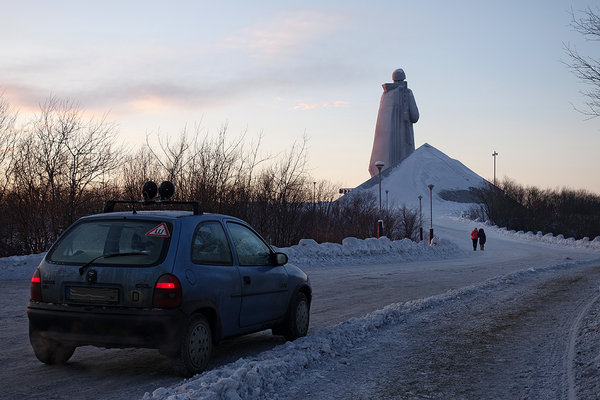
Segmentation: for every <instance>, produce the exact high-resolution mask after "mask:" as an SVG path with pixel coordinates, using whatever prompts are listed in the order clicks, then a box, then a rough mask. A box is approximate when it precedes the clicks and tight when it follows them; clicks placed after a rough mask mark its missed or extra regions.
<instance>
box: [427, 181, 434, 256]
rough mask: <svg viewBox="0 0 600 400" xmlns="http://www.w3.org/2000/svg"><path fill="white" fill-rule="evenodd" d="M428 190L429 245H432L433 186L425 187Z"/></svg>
mask: <svg viewBox="0 0 600 400" xmlns="http://www.w3.org/2000/svg"><path fill="white" fill-rule="evenodd" d="M427 187H428V188H429V212H430V214H429V223H430V225H429V244H430V245H431V244H433V185H431V184H430V185H427Z"/></svg>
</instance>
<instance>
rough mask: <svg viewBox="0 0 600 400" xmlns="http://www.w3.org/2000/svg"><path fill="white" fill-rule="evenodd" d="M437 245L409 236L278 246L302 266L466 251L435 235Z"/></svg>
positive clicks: (412, 258) (304, 241)
mask: <svg viewBox="0 0 600 400" xmlns="http://www.w3.org/2000/svg"><path fill="white" fill-rule="evenodd" d="M434 243H435V244H434V245H433V246H429V245H428V244H427V243H425V242H421V243H417V242H413V241H412V240H410V239H403V240H393V241H392V240H390V239H388V238H387V237H385V236H384V237H381V238H379V239H377V238H368V239H357V238H354V237H349V238H346V239H344V240H343V241H342V244H339V243H321V244H318V243H317V242H316V241H314V240H312V239H302V240H300V242H299V243H298V244H297V245H294V246H291V247H284V248H278V250H279V251H282V252H284V253H286V254H287V256H288V258H289V261H290V263H292V264H295V265H298V266H300V267H309V266H317V267H318V266H322V267H326V266H332V265H342V264H343V265H364V264H385V263H393V262H403V261H415V260H433V259H444V258H448V257H453V256H458V255H462V254H464V251H463V250H460V249H459V248H458V246H456V244H454V243H453V242H450V241H447V240H443V239H439V238H435V240H434Z"/></svg>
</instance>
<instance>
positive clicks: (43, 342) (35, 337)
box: [29, 327, 75, 365]
mask: <svg viewBox="0 0 600 400" xmlns="http://www.w3.org/2000/svg"><path fill="white" fill-rule="evenodd" d="M29 342H30V343H31V347H32V348H33V352H34V353H35V356H36V357H37V359H38V360H40V361H41V362H43V363H44V364H49V365H54V364H64V363H66V362H67V361H68V360H69V358H71V356H72V355H73V353H74V352H75V346H68V345H66V344H63V343H60V342H57V341H56V340H52V339H47V338H45V337H43V336H42V335H41V334H40V333H39V332H38V331H36V330H34V329H32V328H31V327H29Z"/></svg>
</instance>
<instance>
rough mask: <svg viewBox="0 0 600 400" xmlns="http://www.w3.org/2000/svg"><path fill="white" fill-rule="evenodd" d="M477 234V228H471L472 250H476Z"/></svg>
mask: <svg viewBox="0 0 600 400" xmlns="http://www.w3.org/2000/svg"><path fill="white" fill-rule="evenodd" d="M478 234H479V232H478V231H477V228H475V229H473V232H471V240H472V241H473V251H476V250H477V239H478V237H479V236H477V235H478Z"/></svg>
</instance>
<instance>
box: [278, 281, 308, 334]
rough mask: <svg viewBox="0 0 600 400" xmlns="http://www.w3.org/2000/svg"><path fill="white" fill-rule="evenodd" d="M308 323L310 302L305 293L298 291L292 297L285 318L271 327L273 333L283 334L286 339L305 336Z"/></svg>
mask: <svg viewBox="0 0 600 400" xmlns="http://www.w3.org/2000/svg"><path fill="white" fill-rule="evenodd" d="M309 323H310V303H309V302H308V299H307V298H306V295H305V294H304V293H302V292H298V293H297V294H296V296H295V297H294V298H293V299H292V301H291V303H290V307H289V310H288V314H287V317H286V320H285V321H284V322H283V324H281V325H279V326H278V327H276V328H274V329H273V333H274V334H276V335H278V334H280V335H283V336H284V337H285V338H286V339H287V340H296V339H298V338H299V337H303V336H306V334H307V333H308V325H309Z"/></svg>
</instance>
